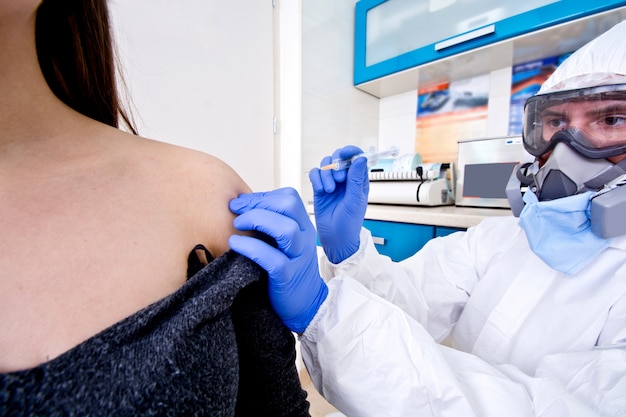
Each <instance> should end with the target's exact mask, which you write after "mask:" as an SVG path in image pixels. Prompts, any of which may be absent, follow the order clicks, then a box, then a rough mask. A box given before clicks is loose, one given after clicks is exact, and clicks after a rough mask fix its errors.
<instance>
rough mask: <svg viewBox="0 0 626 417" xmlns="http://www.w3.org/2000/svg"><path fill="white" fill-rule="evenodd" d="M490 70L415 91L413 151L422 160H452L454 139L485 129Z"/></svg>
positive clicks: (477, 134)
mask: <svg viewBox="0 0 626 417" xmlns="http://www.w3.org/2000/svg"><path fill="white" fill-rule="evenodd" d="M488 102H489V74H485V75H481V76H478V77H473V78H468V79H465V80H459V81H453V82H450V83H443V84H439V85H436V86H432V87H428V88H423V89H419V90H418V91H417V115H416V122H415V152H417V153H419V154H420V155H421V156H422V160H423V161H424V162H429V163H432V162H455V161H456V157H457V148H458V145H457V142H458V141H459V140H464V139H477V138H481V137H484V136H485V135H486V132H487V105H488Z"/></svg>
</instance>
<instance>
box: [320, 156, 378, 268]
mask: <svg viewBox="0 0 626 417" xmlns="http://www.w3.org/2000/svg"><path fill="white" fill-rule="evenodd" d="M362 152H363V151H362V150H361V149H359V148H358V147H356V146H346V147H343V148H341V149H337V150H336V151H335V152H334V153H333V156H332V157H331V156H327V157H325V158H324V159H322V162H321V166H324V165H327V164H330V163H331V162H332V160H333V159H334V158H351V157H353V156H354V155H357V154H359V153H362ZM309 179H310V180H311V184H312V185H313V206H314V210H315V223H316V227H317V235H318V237H319V240H320V243H321V244H322V247H323V248H324V253H326V256H327V257H328V259H329V260H330V261H331V262H332V263H334V264H338V263H340V262H341V261H343V260H344V259H347V258H349V257H350V256H352V255H353V254H354V253H355V252H356V251H357V250H358V249H359V245H360V243H361V239H360V233H361V226H362V225H363V218H364V216H365V210H366V209H367V195H368V193H369V177H368V168H367V159H366V158H357V159H356V160H355V161H354V162H353V163H352V164H351V165H350V167H349V168H348V169H347V170H345V169H343V170H338V171H335V170H324V171H323V170H320V169H319V168H313V169H312V170H311V172H309Z"/></svg>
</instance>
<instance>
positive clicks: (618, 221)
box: [506, 84, 626, 238]
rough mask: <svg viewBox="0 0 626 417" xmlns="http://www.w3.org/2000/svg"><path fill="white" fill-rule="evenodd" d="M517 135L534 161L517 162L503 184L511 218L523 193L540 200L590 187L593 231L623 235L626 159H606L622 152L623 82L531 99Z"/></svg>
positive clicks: (625, 135)
mask: <svg viewBox="0 0 626 417" xmlns="http://www.w3.org/2000/svg"><path fill="white" fill-rule="evenodd" d="M522 137H523V141H524V148H525V149H526V151H527V152H528V153H530V154H531V155H533V156H535V161H534V162H533V163H526V164H522V165H519V166H517V167H516V168H515V169H514V170H513V173H512V175H511V178H510V179H509V182H508V184H507V188H506V194H507V198H508V200H509V203H510V205H511V209H512V211H513V214H514V215H515V216H519V215H520V213H521V212H522V209H523V208H524V204H525V203H524V200H523V198H522V197H523V194H524V193H525V192H532V193H533V194H535V196H536V197H537V200H538V201H540V202H541V201H551V200H555V199H559V198H563V197H568V196H573V195H576V194H581V193H585V192H588V191H592V192H594V194H592V199H591V217H590V218H591V229H592V231H593V233H594V234H596V235H597V236H600V237H602V238H610V237H614V236H619V235H622V234H626V219H624V217H625V216H624V213H626V186H624V185H625V184H626V159H623V160H621V161H620V162H618V163H617V164H614V163H612V162H610V161H608V160H607V159H606V158H610V157H614V156H618V155H622V154H626V84H619V85H605V86H599V87H592V88H584V89H578V90H569V91H562V92H555V93H550V94H543V95H536V96H534V97H531V98H530V99H528V101H527V102H526V105H525V108H524V127H523V132H522Z"/></svg>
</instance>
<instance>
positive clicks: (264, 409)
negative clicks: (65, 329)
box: [0, 252, 309, 416]
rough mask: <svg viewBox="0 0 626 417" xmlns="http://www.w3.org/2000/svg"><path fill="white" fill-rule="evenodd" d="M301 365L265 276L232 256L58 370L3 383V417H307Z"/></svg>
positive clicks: (73, 354)
mask: <svg viewBox="0 0 626 417" xmlns="http://www.w3.org/2000/svg"><path fill="white" fill-rule="evenodd" d="M294 360H295V341H294V337H293V335H292V334H291V332H290V331H289V330H288V329H287V328H286V327H284V326H283V325H282V323H281V322H280V320H279V319H278V317H277V316H276V315H275V313H274V312H273V310H272V309H271V306H270V304H269V299H268V296H267V281H266V277H265V274H264V272H263V271H262V270H261V269H260V268H259V267H257V266H256V264H254V263H253V262H251V261H250V260H248V259H247V258H245V257H243V256H240V255H237V254H235V253H234V252H228V253H226V254H225V255H223V256H221V257H219V258H218V259H216V260H214V261H212V262H211V263H209V265H208V266H206V267H205V268H203V269H202V270H201V271H200V272H198V273H197V274H195V275H194V276H193V277H191V278H190V279H189V280H188V281H187V282H186V283H185V285H183V286H182V287H181V288H180V289H179V290H178V291H176V292H175V293H173V294H171V295H170V296H168V297H166V298H164V299H162V300H160V301H158V302H156V303H155V304H152V305H150V306H148V307H146V308H145V309H143V310H141V311H139V312H138V313H136V314H134V315H132V316H130V317H128V318H126V319H124V320H122V321H121V322H119V323H117V324H115V325H113V326H111V327H110V328H108V329H106V330H104V331H102V332H101V333H99V334H97V335H96V336H94V337H92V338H90V339H88V340H87V341H85V342H83V343H82V344H80V345H78V346H76V347H75V348H73V349H72V350H70V351H68V352H66V353H65V354H63V355H61V356H59V357H57V358H55V359H53V360H52V361H50V362H47V363H44V364H42V365H40V366H38V367H36V368H32V369H28V370H24V371H18V372H12V373H7V374H0V416H235V415H237V416H247V415H250V416H251V415H255V416H308V415H309V413H308V407H309V404H308V402H307V401H306V393H305V392H304V391H303V390H302V388H301V386H300V382H299V379H298V375H297V371H296V368H295V361H294Z"/></svg>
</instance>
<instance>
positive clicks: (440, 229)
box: [435, 226, 467, 237]
mask: <svg viewBox="0 0 626 417" xmlns="http://www.w3.org/2000/svg"><path fill="white" fill-rule="evenodd" d="M464 230H467V229H463V228H459V227H447V226H436V227H435V237H442V236H448V235H449V234H452V233H455V232H462V231H464Z"/></svg>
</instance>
